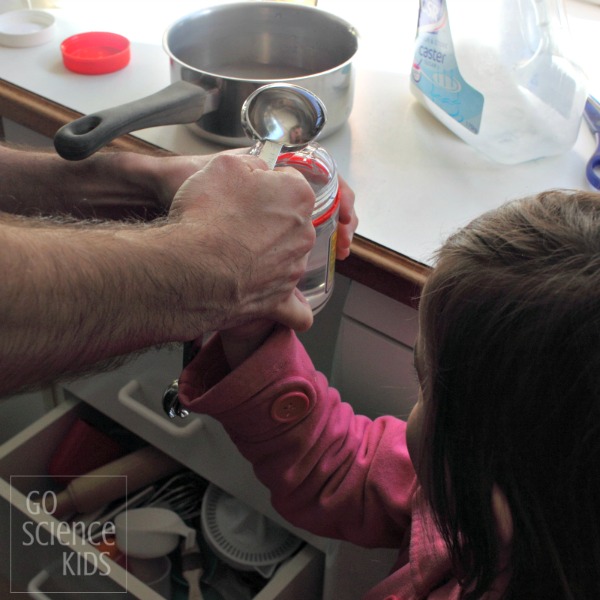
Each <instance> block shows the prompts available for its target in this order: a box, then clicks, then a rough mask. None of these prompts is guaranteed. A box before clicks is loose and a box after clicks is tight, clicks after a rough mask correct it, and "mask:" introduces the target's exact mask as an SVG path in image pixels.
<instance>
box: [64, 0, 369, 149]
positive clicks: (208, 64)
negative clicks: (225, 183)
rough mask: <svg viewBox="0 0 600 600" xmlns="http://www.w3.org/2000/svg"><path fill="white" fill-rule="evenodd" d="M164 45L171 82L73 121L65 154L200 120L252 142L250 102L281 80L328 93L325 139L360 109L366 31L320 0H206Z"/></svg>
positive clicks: (226, 136) (221, 137) (213, 133)
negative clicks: (359, 61)
mask: <svg viewBox="0 0 600 600" xmlns="http://www.w3.org/2000/svg"><path fill="white" fill-rule="evenodd" d="M163 47H164V49H165V51H166V52H167V54H168V55H169V58H170V71H171V82H172V83H171V85H169V86H168V87H166V88H164V89H162V90H161V91H159V92H157V93H156V94H153V95H151V96H147V97H145V98H142V99H139V100H136V101H134V102H130V103H128V104H123V105H121V106H117V107H114V108H109V109H107V110H102V111H99V112H97V113H94V114H91V115H87V116H84V117H81V118H80V119H77V120H75V121H73V122H71V123H68V124H67V125H65V126H64V127H62V128H61V129H60V130H59V131H58V132H57V134H56V136H55V138H54V144H55V147H56V150H57V151H58V153H59V154H60V155H61V156H62V157H64V158H67V159H70V160H79V159H82V158H86V157H87V156H90V155H91V154H93V153H94V152H95V151H96V150H98V149H100V148H101V147H103V146H104V145H106V144H107V143H109V142H110V141H111V140H113V139H114V138H116V137H118V136H120V135H124V134H126V133H130V132H132V131H137V130H139V129H145V128H147V127H156V126H159V125H172V124H176V123H188V124H190V127H191V128H192V130H193V131H194V132H196V133H197V134H198V135H199V136H201V137H202V138H205V139H207V140H209V141H211V142H215V143H217V144H223V145H226V146H246V145H248V144H249V143H251V142H250V140H249V139H248V138H247V137H246V135H245V133H244V129H243V128H242V124H241V117H240V113H241V108H242V105H243V103H244V101H245V100H246V98H248V96H249V95H250V94H251V93H252V92H254V91H255V90H256V89H258V88H259V87H262V86H264V85H266V84H269V83H275V82H287V83H293V84H296V85H299V86H301V87H304V88H306V89H308V90H310V91H311V92H313V93H314V94H316V95H317V96H318V97H319V98H320V99H321V101H322V102H323V104H324V105H325V107H326V110H327V115H328V120H327V125H326V126H325V129H324V130H323V132H322V133H321V138H323V137H326V136H327V135H329V134H331V133H333V132H334V131H335V130H337V129H338V128H339V127H341V126H342V125H343V124H344V123H345V122H346V120H347V119H348V117H349V115H350V111H351V109H352V101H353V96H354V66H353V58H354V56H355V54H356V52H357V50H358V34H357V32H356V30H355V28H354V27H353V26H352V25H350V24H349V23H348V22H346V21H344V20H343V19H341V18H339V17H337V16H335V15H332V14H330V13H327V12H325V11H323V10H321V9H319V8H314V7H309V6H302V5H299V4H290V3H282V2H265V1H260V2H259V1H245V2H235V3H229V4H223V5H219V6H215V7H212V8H206V9H203V10H200V11H198V12H196V13H193V14H191V15H188V16H186V17H184V18H182V19H180V20H179V21H177V22H175V23H174V24H173V25H172V26H171V27H170V28H169V29H168V30H167V32H166V33H165V35H164V39H163Z"/></svg>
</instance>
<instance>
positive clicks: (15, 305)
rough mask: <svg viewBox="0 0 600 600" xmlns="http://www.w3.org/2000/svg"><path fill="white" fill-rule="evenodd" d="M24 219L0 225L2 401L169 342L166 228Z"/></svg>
mask: <svg viewBox="0 0 600 600" xmlns="http://www.w3.org/2000/svg"><path fill="white" fill-rule="evenodd" d="M26 221H27V222H26V223H25V220H24V221H21V220H19V219H13V218H4V219H2V220H1V221H0V243H1V245H2V253H1V254H0V272H1V273H2V274H3V282H2V286H1V287H0V328H1V329H0V367H1V371H2V377H0V395H4V394H6V393H9V392H12V391H16V390H19V389H23V388H24V387H27V386H29V385H30V384H35V385H39V384H44V383H48V382H50V381H53V380H54V379H56V378H57V377H59V376H62V375H64V374H69V373H76V372H80V371H82V370H84V369H86V368H87V367H90V366H92V365H94V364H95V363H98V362H99V361H104V360H107V359H110V358H113V357H116V356H119V355H123V354H127V353H130V352H133V351H135V350H139V349H141V348H145V347H148V346H151V345H155V344H160V343H163V342H167V341H170V340H171V339H172V338H171V337H170V335H169V334H170V333H171V332H172V331H173V329H174V327H173V323H172V322H171V314H170V313H169V311H168V306H169V303H170V302H172V303H173V305H177V304H178V297H177V265H175V264H173V265H169V264H168V261H169V260H170V258H169V256H170V255H169V254H168V253H166V252H163V251H162V248H163V247H164V244H166V243H167V238H168V235H167V233H166V229H165V227H166V226H162V225H153V226H149V225H136V226H122V227H119V228H117V229H115V228H114V227H112V228H111V229H110V230H109V229H107V228H102V227H98V226H89V225H79V226H64V225H54V226H49V225H48V224H47V223H45V222H40V223H39V226H37V227H36V226H32V221H31V219H28V220H26ZM164 273H170V279H171V281H170V282H167V281H165V278H164ZM161 274H163V275H162V276H161ZM171 285H172V286H173V289H170V286H171ZM170 295H172V297H169V296H170ZM177 308H178V309H179V310H180V309H181V307H180V306H178V307H177Z"/></svg>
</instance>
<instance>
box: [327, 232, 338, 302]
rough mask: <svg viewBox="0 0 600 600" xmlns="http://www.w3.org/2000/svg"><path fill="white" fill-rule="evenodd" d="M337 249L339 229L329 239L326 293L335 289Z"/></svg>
mask: <svg viewBox="0 0 600 600" xmlns="http://www.w3.org/2000/svg"><path fill="white" fill-rule="evenodd" d="M336 248H337V227H336V228H335V229H334V230H333V233H332V234H331V237H330V238H329V251H328V254H327V276H326V278H325V293H329V290H331V288H332V287H333V278H334V277H335V253H336Z"/></svg>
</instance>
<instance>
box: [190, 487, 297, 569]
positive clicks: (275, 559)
mask: <svg viewBox="0 0 600 600" xmlns="http://www.w3.org/2000/svg"><path fill="white" fill-rule="evenodd" d="M201 524H202V534H203V536H204V539H205V540H206V542H207V543H208V545H209V546H210V547H211V549H212V550H213V552H214V553H215V554H216V555H217V556H218V557H219V558H220V559H221V560H222V561H223V562H225V563H226V564H228V565H229V566H231V567H233V568H235V569H239V570H241V571H257V572H258V573H260V574H261V575H262V576H263V577H267V578H268V577H271V576H272V575H273V573H274V572H275V570H276V568H277V565H278V564H279V563H280V562H281V561H283V560H285V559H286V558H288V557H290V556H291V555H292V554H294V552H296V550H298V548H299V547H300V546H301V545H302V543H303V542H302V540H301V539H300V538H298V537H296V536H295V535H293V534H291V533H290V532H289V531H287V530H286V529H284V528H283V527H280V526H279V525H277V524H276V523H274V522H273V521H271V520H270V519H268V518H267V517H265V516H264V515H261V514H260V513H259V512H257V511H255V510H253V509H251V508H250V507H249V506H247V505H246V504H244V503H243V502H241V501H240V500H238V499H237V498H234V497H233V496H230V495H229V494H227V493H226V492H224V491H223V490H221V489H220V488H218V487H217V486H215V485H214V484H210V485H209V486H208V488H207V490H206V493H205V495H204V498H203V499H202V513H201Z"/></svg>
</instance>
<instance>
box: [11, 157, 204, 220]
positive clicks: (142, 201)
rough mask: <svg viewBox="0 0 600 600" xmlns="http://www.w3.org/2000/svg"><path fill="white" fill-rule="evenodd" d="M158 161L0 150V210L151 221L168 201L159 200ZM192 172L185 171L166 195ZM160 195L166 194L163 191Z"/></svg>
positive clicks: (31, 213) (27, 213) (22, 213)
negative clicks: (71, 158)
mask: <svg viewBox="0 0 600 600" xmlns="http://www.w3.org/2000/svg"><path fill="white" fill-rule="evenodd" d="M161 160H164V159H163V158H160V157H154V156H146V155H141V154H133V153H125V152H122V153H112V152H103V153H99V154H96V155H94V156H92V157H91V158H89V159H87V160H84V161H79V162H70V161H66V160H63V159H62V158H60V157H59V156H58V155H57V154H56V153H54V152H52V151H31V150H19V149H16V148H11V147H7V146H3V145H0V210H2V211H4V212H9V213H13V214H20V215H40V214H41V215H56V214H69V215H73V216H75V217H79V218H81V217H84V218H90V217H94V218H121V217H128V216H142V217H154V216H156V215H157V214H160V213H164V212H166V209H167V208H168V201H169V200H170V198H167V197H166V195H167V194H165V197H161V196H160V192H161V191H162V190H160V183H159V182H160V177H159V176H160V175H162V171H161ZM194 170H196V169H189V170H188V171H187V172H185V173H184V174H182V176H181V178H180V179H179V180H178V181H177V182H176V184H175V185H174V186H173V187H174V189H173V190H169V191H170V192H171V197H172V193H174V191H175V190H176V189H177V187H178V186H179V185H180V184H181V183H182V182H183V181H184V180H185V178H186V177H187V176H188V175H189V174H191V173H193V172H194ZM165 191H166V190H165Z"/></svg>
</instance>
